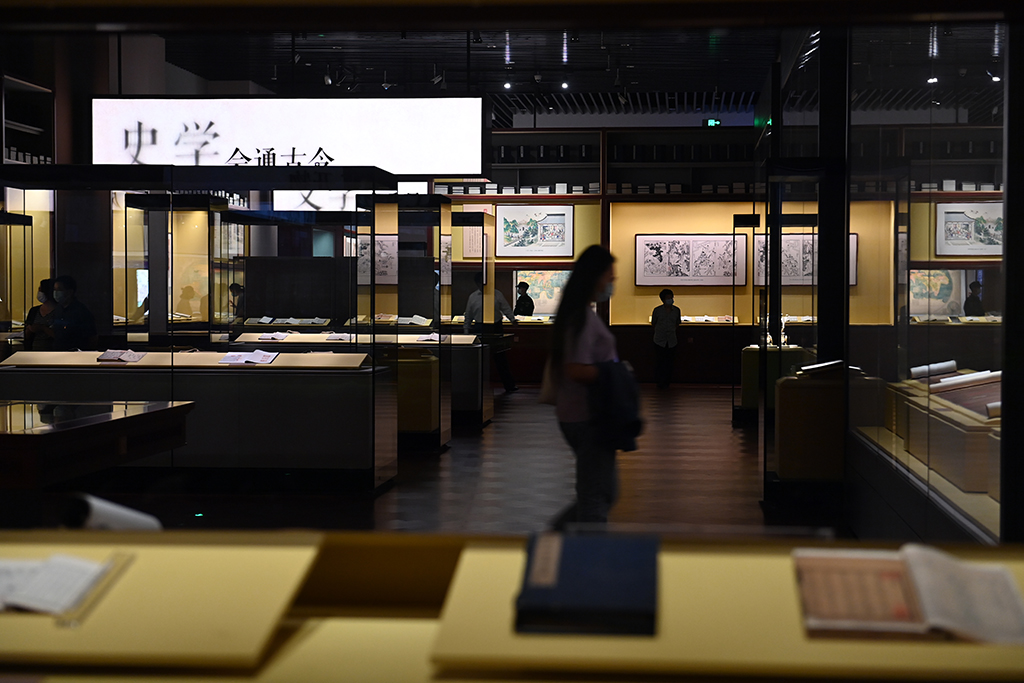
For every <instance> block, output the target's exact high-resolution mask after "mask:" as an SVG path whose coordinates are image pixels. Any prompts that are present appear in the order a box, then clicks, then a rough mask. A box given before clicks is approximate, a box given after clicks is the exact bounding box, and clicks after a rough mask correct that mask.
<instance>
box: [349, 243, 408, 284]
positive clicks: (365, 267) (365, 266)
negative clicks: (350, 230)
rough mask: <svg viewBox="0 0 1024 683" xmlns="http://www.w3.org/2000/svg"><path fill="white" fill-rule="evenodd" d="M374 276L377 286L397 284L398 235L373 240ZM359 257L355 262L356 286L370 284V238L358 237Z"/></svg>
mask: <svg viewBox="0 0 1024 683" xmlns="http://www.w3.org/2000/svg"><path fill="white" fill-rule="evenodd" d="M374 241H375V242H376V245H377V247H376V249H375V250H374V251H375V252H376V253H375V254H374V264H375V265H374V275H375V276H376V280H375V282H376V284H378V285H397V284H398V235H377V236H376V238H375V240H374ZM358 245H359V257H358V260H357V261H356V277H357V280H356V281H357V282H358V284H361V285H368V284H370V236H369V235H359V241H358Z"/></svg>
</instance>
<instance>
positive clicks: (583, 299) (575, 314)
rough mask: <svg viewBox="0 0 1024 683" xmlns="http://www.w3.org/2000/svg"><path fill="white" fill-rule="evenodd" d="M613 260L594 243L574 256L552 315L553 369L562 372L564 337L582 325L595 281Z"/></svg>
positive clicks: (603, 249) (606, 251)
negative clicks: (556, 308) (553, 321)
mask: <svg viewBox="0 0 1024 683" xmlns="http://www.w3.org/2000/svg"><path fill="white" fill-rule="evenodd" d="M613 263H615V257H614V256H612V253H611V252H610V251H608V250H607V249H605V248H604V247H602V246H598V245H596V244H595V245H593V246H591V247H589V248H587V250H586V251H584V252H583V253H582V254H581V255H580V257H579V258H578V259H577V260H576V265H574V266H573V268H572V275H570V276H569V282H567V283H566V285H565V289H564V290H563V291H562V300H561V302H559V304H558V313H557V315H556V316H555V330H554V335H553V339H552V346H551V367H552V369H554V370H555V372H561V368H562V361H563V359H564V358H565V344H566V340H567V339H570V338H572V337H575V336H576V335H578V334H579V332H580V330H582V329H583V323H584V322H585V321H586V313H587V307H588V306H590V302H591V301H592V300H593V296H594V289H596V288H597V282H598V280H600V279H601V276H602V275H604V273H605V271H606V270H608V268H609V267H610V266H611V265H612V264H613Z"/></svg>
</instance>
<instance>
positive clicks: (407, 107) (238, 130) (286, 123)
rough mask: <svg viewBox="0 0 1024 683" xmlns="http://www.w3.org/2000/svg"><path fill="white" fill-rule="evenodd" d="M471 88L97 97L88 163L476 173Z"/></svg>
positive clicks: (477, 144) (476, 104) (479, 107)
mask: <svg viewBox="0 0 1024 683" xmlns="http://www.w3.org/2000/svg"><path fill="white" fill-rule="evenodd" d="M482 111H483V103H482V100H481V99H480V98H478V97H445V98H387V99H206V98H199V99H173V98H159V99H146V98H141V99H103V98H96V99H94V100H93V104H92V121H93V133H92V160H93V163H94V164H159V165H173V166H234V165H239V166H259V165H264V166H295V165H302V166H324V165H330V166H377V167H379V168H382V169H384V170H385V171H388V172H390V173H394V174H399V175H425V176H427V175H429V176H443V175H472V174H479V173H481V172H482V169H481V162H482V158H483V155H482V148H481V143H482V126H483V114H482Z"/></svg>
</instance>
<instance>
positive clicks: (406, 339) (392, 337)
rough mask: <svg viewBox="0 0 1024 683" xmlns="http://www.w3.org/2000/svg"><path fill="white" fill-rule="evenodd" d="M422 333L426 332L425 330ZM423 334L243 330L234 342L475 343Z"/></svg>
mask: <svg viewBox="0 0 1024 683" xmlns="http://www.w3.org/2000/svg"><path fill="white" fill-rule="evenodd" d="M423 334H427V333H426V332H425V333H423ZM423 334H375V335H374V334H359V335H356V338H355V340H352V339H348V340H341V339H327V335H326V334H306V333H302V334H289V335H288V336H287V337H285V338H284V339H260V333H259V332H245V333H243V334H240V335H238V338H237V339H235V341H236V342H240V343H242V344H266V345H267V346H268V347H269V346H271V345H275V344H339V345H344V344H351V343H353V341H355V342H356V343H358V344H371V343H377V344H402V345H407V346H412V345H416V344H433V345H435V346H436V345H437V344H438V343H451V344H453V345H456V346H463V345H470V344H475V343H476V335H475V334H452V335H448V337H447V338H446V339H445V341H444V342H437V341H419V338H420V337H421V336H423Z"/></svg>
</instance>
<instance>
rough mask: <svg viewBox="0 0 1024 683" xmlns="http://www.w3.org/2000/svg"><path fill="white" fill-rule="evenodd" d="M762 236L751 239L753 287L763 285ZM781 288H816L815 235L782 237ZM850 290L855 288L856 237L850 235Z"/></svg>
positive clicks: (816, 256) (816, 238)
mask: <svg viewBox="0 0 1024 683" xmlns="http://www.w3.org/2000/svg"><path fill="white" fill-rule="evenodd" d="M765 244H766V241H765V236H764V235H754V285H755V286H757V287H761V286H763V285H764V283H765V280H764V274H765V271H766V268H765ZM782 284H783V285H786V286H793V285H816V284H818V235H817V234H813V235H811V234H793V233H788V234H784V235H783V236H782ZM849 284H850V286H851V287H852V286H854V285H856V284H857V233H855V232H851V233H850V283H849Z"/></svg>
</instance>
